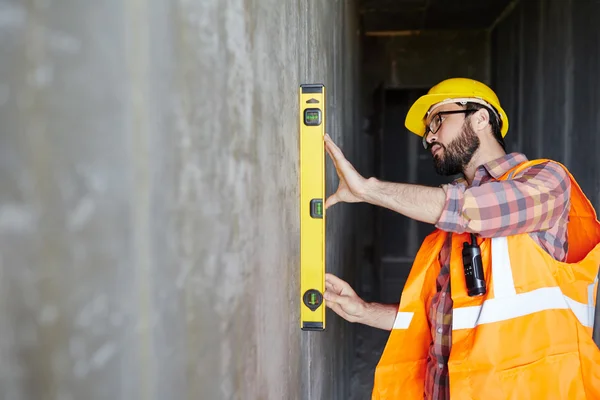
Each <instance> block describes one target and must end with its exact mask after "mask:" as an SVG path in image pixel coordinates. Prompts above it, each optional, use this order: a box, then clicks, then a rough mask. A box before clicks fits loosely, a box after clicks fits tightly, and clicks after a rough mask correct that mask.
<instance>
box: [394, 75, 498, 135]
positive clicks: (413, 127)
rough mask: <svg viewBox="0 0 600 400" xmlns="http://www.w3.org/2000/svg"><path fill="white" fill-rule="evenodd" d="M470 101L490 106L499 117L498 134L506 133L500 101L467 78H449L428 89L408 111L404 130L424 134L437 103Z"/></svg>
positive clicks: (489, 90)
mask: <svg viewBox="0 0 600 400" xmlns="http://www.w3.org/2000/svg"><path fill="white" fill-rule="evenodd" d="M467 101H472V102H475V103H480V104H484V105H488V106H489V105H491V106H492V107H493V109H494V110H493V111H496V112H497V113H498V116H499V117H500V132H501V133H502V137H504V136H506V132H508V116H507V115H506V113H505V112H504V110H503V109H502V107H501V106H500V100H498V96H496V93H494V91H493V90H492V89H490V88H489V87H488V86H487V85H485V84H484V83H481V82H478V81H476V80H473V79H467V78H451V79H446V80H445V81H442V82H440V83H438V84H437V85H435V86H434V87H432V88H431V89H429V92H427V94H426V95H423V96H421V97H420V98H419V99H418V100H417V101H415V103H414V104H413V105H412V106H411V108H410V110H408V114H406V121H405V122H404V124H405V125H406V128H407V129H408V130H409V131H411V132H413V133H415V134H417V135H419V136H423V135H424V134H425V119H426V117H427V113H428V112H429V110H430V108H431V107H432V106H434V105H436V104H438V103H449V102H467Z"/></svg>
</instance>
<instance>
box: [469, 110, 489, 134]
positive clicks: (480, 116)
mask: <svg viewBox="0 0 600 400" xmlns="http://www.w3.org/2000/svg"><path fill="white" fill-rule="evenodd" d="M471 120H472V121H473V122H474V123H475V126H474V128H475V130H476V131H481V130H484V129H485V128H486V127H487V126H488V125H489V124H490V114H489V113H488V111H487V110H486V109H485V108H482V109H480V110H478V111H477V112H476V113H475V114H474V115H473V118H471Z"/></svg>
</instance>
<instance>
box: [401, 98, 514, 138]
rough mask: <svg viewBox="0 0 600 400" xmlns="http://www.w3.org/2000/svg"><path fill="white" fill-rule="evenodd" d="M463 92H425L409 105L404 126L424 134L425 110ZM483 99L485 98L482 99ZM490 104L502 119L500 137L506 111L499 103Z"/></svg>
mask: <svg viewBox="0 0 600 400" xmlns="http://www.w3.org/2000/svg"><path fill="white" fill-rule="evenodd" d="M464 97H465V94H464V93H444V94H426V95H423V96H421V97H419V99H418V100H417V101H415V103H414V104H413V105H412V106H411V107H410V109H409V110H408V113H407V114H406V119H405V121H404V125H405V126H406V128H407V129H408V130H409V131H411V132H412V133H414V134H416V135H418V136H421V137H422V136H423V135H424V134H425V115H426V114H427V111H429V109H430V108H431V106H433V105H434V104H437V103H440V102H442V101H444V100H451V99H453V98H464ZM482 100H485V99H482ZM490 104H492V106H493V107H494V108H495V109H496V111H497V112H498V114H499V115H500V119H501V120H502V127H501V128H500V132H501V134H502V137H504V136H506V133H507V132H508V118H507V117H506V112H504V110H503V109H502V107H501V106H500V104H493V103H490Z"/></svg>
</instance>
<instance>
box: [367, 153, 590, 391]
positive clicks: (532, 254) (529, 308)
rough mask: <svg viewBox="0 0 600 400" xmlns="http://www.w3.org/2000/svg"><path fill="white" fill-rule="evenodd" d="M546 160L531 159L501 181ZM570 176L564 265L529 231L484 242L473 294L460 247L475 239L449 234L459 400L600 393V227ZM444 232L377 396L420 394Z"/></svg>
mask: <svg viewBox="0 0 600 400" xmlns="http://www.w3.org/2000/svg"><path fill="white" fill-rule="evenodd" d="M543 161H547V160H535V161H527V162H524V163H522V164H520V165H518V166H517V167H515V168H513V169H511V170H510V171H508V172H507V173H506V174H505V175H504V176H503V177H501V178H500V179H501V180H504V179H510V178H512V176H514V174H518V173H519V172H520V171H522V170H523V169H525V168H527V167H530V166H532V165H534V164H537V163H541V162H543ZM563 168H564V166H563ZM565 170H566V168H565ZM567 172H568V171H567ZM568 175H569V177H570V179H571V186H572V187H571V208H570V212H569V223H568V227H567V230H568V243H569V251H568V255H567V260H566V262H559V261H556V260H555V259H554V258H553V257H552V256H551V255H549V254H548V253H547V252H546V251H544V250H543V249H542V248H541V247H540V246H539V245H538V244H537V243H536V242H535V241H534V240H533V239H532V238H531V236H530V235H529V234H527V233H525V234H519V235H514V236H508V237H498V238H493V239H482V238H479V239H478V243H479V245H480V247H481V255H482V261H483V265H484V274H485V281H486V286H487V293H486V294H485V295H483V296H480V297H469V296H468V294H467V289H466V283H465V275H464V269H463V263H462V247H463V243H464V242H470V237H469V235H468V234H453V235H452V253H451V261H450V279H451V282H452V299H453V301H454V308H453V314H452V315H453V316H452V348H451V352H450V359H449V362H448V371H449V379H450V398H451V399H452V400H459V399H484V400H495V399H502V400H505V399H523V400H525V399H526V400H532V399H535V400H537V399H544V400H547V399H560V400H562V399H569V400H573V399H600V350H599V349H598V347H597V346H596V344H595V343H594V341H593V339H592V327H593V323H594V310H595V304H596V289H597V284H598V279H597V276H598V267H599V265H600V223H599V222H598V220H597V218H596V212H595V211H594V208H593V207H592V205H591V204H590V202H589V200H588V199H587V198H586V196H585V195H584V194H583V192H582V191H581V188H580V187H579V185H578V184H577V182H575V180H574V178H573V176H572V175H571V174H570V173H568ZM446 235H447V233H446V232H443V231H440V230H436V231H435V232H434V233H432V234H431V235H429V236H428V237H427V238H426V239H425V241H424V242H423V244H422V246H421V248H420V250H419V252H418V253H417V256H416V259H415V261H414V264H413V267H412V270H411V271H410V275H409V277H408V280H407V282H406V285H405V288H404V290H403V292H402V297H401V300H400V306H399V309H398V315H397V317H396V320H395V322H394V328H393V329H392V332H391V334H390V337H389V339H388V342H387V344H386V347H385V350H384V352H383V355H382V356H381V360H380V361H379V364H378V365H377V368H376V371H375V382H374V387H373V397H372V398H373V399H377V400H389V399H409V400H410V399H423V395H424V384H425V369H426V363H427V361H426V359H427V356H428V350H429V345H430V343H431V341H432V337H431V331H430V328H429V320H428V315H427V314H428V312H427V310H428V309H429V305H430V302H431V298H432V297H433V295H434V293H435V289H436V278H437V276H438V274H439V272H440V263H439V260H438V256H439V253H440V250H441V248H442V245H443V244H444V240H445V238H446Z"/></svg>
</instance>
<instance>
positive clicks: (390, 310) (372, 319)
mask: <svg viewBox="0 0 600 400" xmlns="http://www.w3.org/2000/svg"><path fill="white" fill-rule="evenodd" d="M396 315H398V304H380V303H366V309H365V313H364V316H363V317H362V318H361V319H360V320H359V321H357V322H359V323H361V324H364V325H369V326H372V327H373V328H379V329H384V330H386V331H391V330H392V328H393V327H394V321H396Z"/></svg>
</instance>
